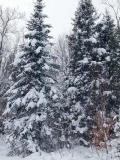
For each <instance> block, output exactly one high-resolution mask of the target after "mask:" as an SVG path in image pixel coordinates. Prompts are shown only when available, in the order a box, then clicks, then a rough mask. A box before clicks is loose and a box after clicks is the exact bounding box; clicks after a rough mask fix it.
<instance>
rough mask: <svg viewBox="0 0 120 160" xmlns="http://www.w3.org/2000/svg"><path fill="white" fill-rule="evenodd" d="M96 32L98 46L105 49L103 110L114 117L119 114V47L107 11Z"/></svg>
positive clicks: (113, 25)
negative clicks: (97, 33) (97, 34)
mask: <svg viewBox="0 0 120 160" xmlns="http://www.w3.org/2000/svg"><path fill="white" fill-rule="evenodd" d="M98 32H99V36H98V42H99V47H101V48H103V49H104V50H105V61H104V66H105V67H104V78H105V82H106V84H105V85H104V89H103V94H104V96H105V101H106V105H105V112H106V116H108V117H114V116H116V115H118V114H119V104H120V101H119V96H120V92H119V89H120V85H119V80H120V74H119V72H120V65H119V62H120V55H119V52H120V50H119V49H120V48H119V39H118V36H117V34H116V27H115V24H114V21H113V19H112V18H111V16H110V15H109V13H108V12H107V11H106V14H105V15H104V17H103V20H102V22H101V27H100V28H99V31H98Z"/></svg>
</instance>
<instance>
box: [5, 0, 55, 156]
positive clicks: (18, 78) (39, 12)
mask: <svg viewBox="0 0 120 160" xmlns="http://www.w3.org/2000/svg"><path fill="white" fill-rule="evenodd" d="M43 7H44V5H43V2H42V0H37V2H36V3H35V8H34V14H32V17H31V20H30V21H29V22H28V27H27V28H28V33H27V34H26V35H25V44H24V45H23V46H22V52H21V53H19V54H18V55H17V56H16V60H15V62H14V70H13V73H12V75H11V79H12V81H13V83H12V85H11V88H10V90H9V91H8V93H7V95H8V103H7V108H6V111H5V113H4V114H5V115H6V117H7V120H6V123H5V128H6V134H7V135H8V136H7V137H8V142H9V144H10V147H11V149H12V154H23V153H24V155H26V154H30V153H32V152H35V151H38V150H39V149H42V150H45V151H51V150H53V148H54V145H53V142H52V138H53V137H52V133H53V129H52V128H51V127H52V125H53V126H54V124H52V123H54V121H53V119H54V113H55V111H54V110H55V109H54V105H52V103H54V101H55V99H56V98H57V97H56V90H55V87H54V84H55V81H54V78H53V77H52V75H51V73H53V71H54V68H55V65H53V64H52V61H51V59H50V58H51V56H50V54H49V52H48V51H47V49H46V48H47V47H48V45H50V42H49V39H50V36H49V32H50V30H49V29H50V26H49V25H47V24H45V22H44V19H45V18H46V16H45V15H44V14H43ZM53 111H54V113H53Z"/></svg>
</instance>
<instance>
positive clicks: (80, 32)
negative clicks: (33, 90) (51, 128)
mask: <svg viewBox="0 0 120 160" xmlns="http://www.w3.org/2000/svg"><path fill="white" fill-rule="evenodd" d="M97 19H98V16H97V15H96V11H95V9H94V7H93V5H92V2H91V0H82V1H80V2H79V6H78V9H77V11H76V13H75V19H74V21H73V22H74V23H73V30H72V34H71V35H70V36H68V40H69V49H70V66H69V70H70V73H69V77H68V80H67V81H66V83H67V84H66V94H65V99H66V102H65V103H66V105H65V107H64V112H65V114H64V118H65V120H64V122H65V123H64V126H65V130H66V137H68V138H67V139H68V140H69V141H71V143H75V144H76V143H82V144H84V145H88V143H87V142H88V139H89V133H88V130H89V128H88V124H87V118H88V115H87V114H86V111H87V109H88V106H90V105H91V103H92V102H91V100H90V93H89V91H90V84H91V81H92V80H91V78H92V75H91V74H92V70H91V69H92V61H94V52H95V51H94V50H95V48H96V45H97V41H96V36H97V33H96V21H97ZM90 113H91V114H94V111H93V110H91V109H90V107H89V114H90Z"/></svg>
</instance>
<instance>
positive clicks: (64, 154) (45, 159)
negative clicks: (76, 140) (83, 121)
mask: <svg viewBox="0 0 120 160" xmlns="http://www.w3.org/2000/svg"><path fill="white" fill-rule="evenodd" d="M114 144H115V143H114ZM7 153H8V149H7V147H6V144H5V142H4V140H3V138H0V160H119V157H118V158H117V157H116V150H115V149H110V148H109V149H108V153H109V154H107V152H106V150H104V151H97V150H96V149H95V148H89V149H87V148H84V147H76V148H74V149H71V150H67V149H64V150H59V151H57V152H53V153H44V152H41V153H34V154H32V155H30V156H28V157H26V158H20V157H8V156H7Z"/></svg>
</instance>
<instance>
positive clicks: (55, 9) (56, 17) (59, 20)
mask: <svg viewBox="0 0 120 160" xmlns="http://www.w3.org/2000/svg"><path fill="white" fill-rule="evenodd" d="M34 1H35V0H0V5H3V6H5V7H7V6H9V7H12V8H18V9H19V10H20V11H22V12H25V13H26V16H27V18H29V15H30V13H31V12H32V9H33V2H34ZM78 1H79V0H44V2H45V5H46V7H45V10H44V12H45V14H47V15H48V17H49V23H50V24H51V25H52V27H53V29H52V34H53V35H54V37H57V36H59V35H60V34H63V33H65V32H69V31H70V30H71V22H72V21H71V18H73V17H74V12H75V10H76V7H77V4H78ZM93 3H94V5H95V6H96V7H97V9H98V10H99V11H102V10H103V8H104V5H102V3H101V0H93Z"/></svg>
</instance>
